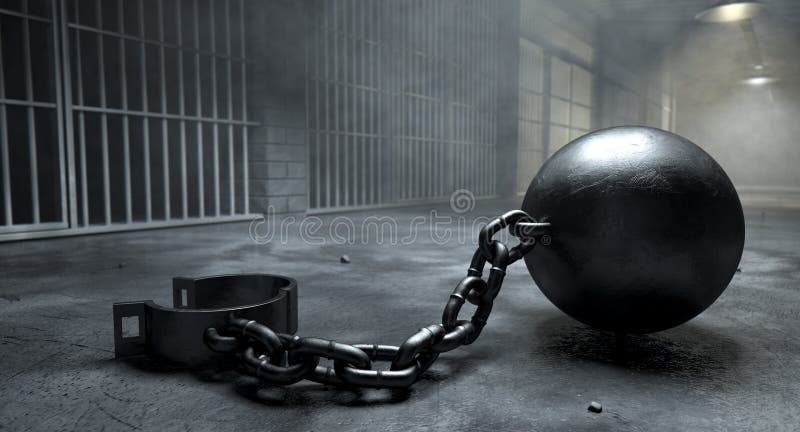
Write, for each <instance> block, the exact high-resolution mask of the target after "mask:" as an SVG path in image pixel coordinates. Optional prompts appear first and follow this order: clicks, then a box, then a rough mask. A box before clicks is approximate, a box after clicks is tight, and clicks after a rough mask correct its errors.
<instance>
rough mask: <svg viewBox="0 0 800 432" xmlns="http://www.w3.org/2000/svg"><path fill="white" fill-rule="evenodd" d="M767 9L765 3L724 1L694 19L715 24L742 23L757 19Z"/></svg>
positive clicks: (738, 0) (739, 0) (737, 0)
mask: <svg viewBox="0 0 800 432" xmlns="http://www.w3.org/2000/svg"><path fill="white" fill-rule="evenodd" d="M765 8H766V6H764V4H763V3H760V2H757V1H752V0H750V1H747V0H723V1H721V2H719V3H717V4H715V5H714V6H712V7H710V8H708V9H706V10H704V11H703V12H700V13H699V14H697V15H695V17H694V19H696V20H698V21H704V22H715V23H719V22H734V21H742V20H746V19H750V18H753V17H755V16H756V15H758V14H760V13H761V12H763V11H764V9H765Z"/></svg>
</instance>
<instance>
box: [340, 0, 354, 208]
mask: <svg viewBox="0 0 800 432" xmlns="http://www.w3.org/2000/svg"><path fill="white" fill-rule="evenodd" d="M343 2H344V5H343V9H344V10H343V12H342V28H341V29H340V33H341V37H342V75H341V77H340V78H339V82H341V83H342V103H343V105H344V109H343V110H342V123H343V124H344V127H343V128H342V131H341V132H342V133H341V135H340V136H341V137H342V138H343V140H344V143H343V144H344V170H343V172H344V205H345V206H347V205H350V154H349V153H350V141H351V139H352V137H353V136H352V135H351V132H352V130H350V124H349V123H348V118H349V114H350V108H351V107H350V106H349V105H348V102H350V101H349V99H350V98H348V96H349V95H350V88H349V84H350V81H349V77H348V75H347V73H348V68H347V66H348V63H349V62H348V58H347V57H348V54H349V52H348V48H349V47H348V45H349V43H348V39H349V38H350V34H348V22H349V21H350V20H349V19H348V18H350V17H349V12H350V11H349V10H348V7H347V3H348V2H349V0H343Z"/></svg>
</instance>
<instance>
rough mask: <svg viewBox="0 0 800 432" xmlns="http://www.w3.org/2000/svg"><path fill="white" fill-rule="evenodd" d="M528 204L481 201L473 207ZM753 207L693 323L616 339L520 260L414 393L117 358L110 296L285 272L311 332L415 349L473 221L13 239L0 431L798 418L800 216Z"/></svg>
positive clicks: (485, 209)
mask: <svg viewBox="0 0 800 432" xmlns="http://www.w3.org/2000/svg"><path fill="white" fill-rule="evenodd" d="M516 205H518V203H514V202H481V203H479V205H478V208H477V209H476V210H475V211H473V212H472V213H468V214H467V216H468V217H469V218H473V217H476V216H478V215H495V214H498V213H500V212H501V211H503V210H505V209H509V208H512V207H515V206H516ZM429 210H430V209H428V208H421V207H417V208H404V209H387V210H381V211H379V212H368V213H358V214H350V215H349V216H352V217H354V218H355V219H356V221H358V220H360V219H361V218H363V217H365V216H368V215H370V214H379V215H391V216H395V217H397V218H398V220H399V222H400V226H401V227H406V228H405V229H404V230H403V233H407V232H408V228H407V227H408V226H409V224H410V221H411V220H412V218H413V217H414V216H418V215H425V216H429ZM446 210H447V208H446V206H443V207H441V208H438V211H439V212H440V214H446V213H447V211H446ZM746 215H747V245H746V249H745V253H744V257H743V259H742V264H741V270H742V271H741V272H740V273H737V274H736V276H735V277H734V279H733V282H732V283H731V285H730V286H729V288H728V289H727V291H726V292H725V293H724V294H723V295H722V297H721V298H720V299H719V300H718V301H717V302H716V303H715V304H714V305H712V306H711V307H710V308H709V309H708V310H707V311H706V312H705V313H703V314H702V315H700V316H699V317H697V318H695V319H694V320H692V321H690V322H689V323H687V324H684V325H682V326H680V327H678V328H675V329H673V330H669V331H665V332H661V333H657V334H652V335H647V336H636V337H629V338H627V340H615V338H614V336H613V335H611V334H608V333H603V332H599V331H595V330H593V329H591V328H588V327H586V326H584V325H581V324H580V323H577V322H575V321H573V320H572V319H570V318H568V317H566V316H565V315H563V314H562V313H560V312H559V311H558V310H557V309H556V308H555V307H554V306H552V305H551V304H550V303H548V301H547V300H546V299H545V298H544V296H543V295H542V294H541V293H539V292H538V290H537V289H536V288H535V286H534V285H533V282H532V280H531V278H530V276H529V275H528V273H527V270H526V269H525V267H524V264H522V263H521V262H520V263H517V264H515V265H514V266H512V267H510V268H509V272H508V277H507V278H506V283H505V285H504V287H503V290H502V292H501V293H500V296H499V297H498V299H497V301H496V303H495V307H494V312H493V314H492V317H491V320H490V321H489V325H488V326H487V327H486V329H485V330H484V332H483V335H482V337H481V338H480V339H479V340H478V341H477V342H476V343H475V344H473V345H471V346H468V347H464V348H461V349H459V350H457V351H453V352H451V353H447V354H444V355H442V356H441V357H440V359H439V361H438V362H437V363H436V364H435V365H434V367H433V368H432V369H431V371H430V372H429V373H428V374H427V375H425V377H424V379H423V380H422V381H420V382H418V383H417V384H416V385H415V386H414V387H413V388H412V389H411V390H410V391H409V392H391V391H385V390H366V391H361V392H351V391H344V390H336V389H334V388H330V387H323V386H320V385H317V384H313V383H307V382H306V383H303V384H298V385H294V386H292V387H290V388H286V389H278V388H273V389H263V390H261V391H259V392H258V393H257V394H256V395H255V397H250V398H248V397H245V396H244V395H243V393H244V391H243V390H242V387H241V386H240V387H238V390H237V386H236V385H235V383H234V381H236V374H235V373H233V372H229V373H220V374H216V375H202V376H200V375H197V374H192V373H188V372H182V371H178V370H172V369H170V368H168V367H161V366H158V365H153V364H150V363H149V362H146V361H120V360H115V359H114V354H113V337H112V336H113V335H112V319H111V304H112V303H113V302H116V301H124V300H142V299H154V300H156V302H158V303H161V304H166V305H169V304H171V291H170V286H171V285H170V284H171V278H172V277H173V276H176V275H184V276H199V275H211V274H217V273H237V272H258V271H263V272H275V273H282V274H286V275H290V276H292V277H294V278H296V279H297V280H298V282H299V286H300V291H299V293H300V295H299V299H300V303H299V308H300V330H299V334H301V335H306V336H318V337H326V338H333V339H336V340H339V341H344V342H354V343H355V342H370V343H372V342H382V343H390V344H399V343H401V342H402V341H403V340H404V339H405V337H407V336H408V335H410V334H411V333H412V332H413V331H415V330H416V329H418V328H420V327H422V326H426V325H428V324H431V323H434V322H438V319H439V318H440V316H441V310H442V307H443V305H444V303H445V301H446V300H447V297H448V295H449V294H450V292H451V290H452V289H453V287H454V286H455V284H456V283H457V282H458V281H459V280H460V279H461V277H463V275H464V273H465V271H466V267H467V263H468V261H469V258H470V256H471V253H472V251H473V249H474V240H473V237H474V233H472V232H471V228H470V226H469V224H466V228H464V229H461V230H459V231H457V232H456V233H455V234H461V235H464V234H469V236H468V238H469V240H468V241H465V242H461V243H460V242H459V241H458V239H457V238H456V237H454V238H452V239H451V240H450V242H449V243H447V244H444V245H439V244H435V243H434V242H433V241H431V240H430V238H429V237H430V236H428V235H427V233H428V228H427V227H426V226H421V227H420V235H419V237H418V238H417V239H416V241H414V242H413V243H411V244H397V245H391V244H383V245H379V244H376V242H375V239H374V238H373V239H371V241H370V242H369V243H368V244H362V243H361V241H360V240H358V239H357V241H356V244H353V245H342V244H332V243H331V241H328V243H327V244H326V245H323V246H313V245H308V244H304V243H303V242H302V241H301V240H300V239H299V237H298V236H297V235H296V234H295V233H296V232H297V230H293V231H292V230H291V229H290V232H291V233H292V234H291V236H290V238H289V239H288V241H287V244H279V243H280V242H276V241H273V242H272V243H270V244H266V245H262V244H257V243H255V242H253V241H252V240H251V239H250V238H249V236H248V224H242V223H239V224H227V225H216V226H203V227H192V228H178V229H168V230H155V231H142V232H133V233H124V234H109V235H98V236H88V237H76V238H65V239H56V240H42V241H30V242H19V243H10V244H2V245H0V271H2V282H1V283H0V362H2V368H1V369H0V380H2V392H1V393H0V429H4V430H14V431H23V430H47V431H54V430H102V429H106V430H123V431H124V430H158V431H169V430H214V431H228V430H231V431H233V430H237V431H249V430H280V431H311V430H316V431H328V430H380V431H390V430H496V431H501V430H502V431H505V430H520V431H523V430H524V431H531V430H593V431H598V430H599V431H603V430H609V431H610V430H614V431H618V430H623V431H625V430H676V431H678V430H680V431H683V430H720V431H728V430H797V428H798V427H799V426H798V425H800V402H799V401H800V356H799V355H800V339H799V338H798V324H800V322H798V318H800V292H799V291H798V283H797V281H798V277H799V276H800V248H798V245H800V210H798V209H792V210H786V209H782V210H781V209H774V208H773V209H765V210H759V209H747V211H746ZM332 218H333V216H329V217H327V218H325V219H326V220H327V221H331V220H332ZM341 254H348V255H349V256H350V258H351V259H352V263H351V264H340V263H339V256H340V255H341ZM468 312H469V311H465V313H468ZM591 401H598V402H600V403H602V404H603V408H604V409H603V412H602V413H601V414H593V413H590V412H588V411H587V409H586V408H587V406H588V404H589V403H590V402H591Z"/></svg>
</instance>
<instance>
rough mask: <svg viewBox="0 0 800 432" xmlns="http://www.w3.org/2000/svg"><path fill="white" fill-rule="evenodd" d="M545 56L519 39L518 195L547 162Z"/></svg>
mask: <svg viewBox="0 0 800 432" xmlns="http://www.w3.org/2000/svg"><path fill="white" fill-rule="evenodd" d="M544 59H545V52H544V50H543V49H542V48H541V47H539V46H538V45H536V44H534V43H533V42H531V41H529V40H527V39H524V38H520V39H519V109H518V111H517V113H518V119H517V127H518V132H519V133H518V137H519V138H518V145H517V167H518V168H517V192H518V193H525V191H526V190H527V188H528V184H529V183H530V180H531V179H530V177H531V171H532V170H534V172H535V170H537V169H538V168H539V167H540V166H541V165H542V163H543V162H544V160H545V158H546V154H545V143H544V141H543V140H542V124H543V123H544V121H545V119H544V112H543V111H544V110H543V104H544V102H543V101H544V100H545V88H544V84H545V83H544V80H545V73H544V72H545V61H544Z"/></svg>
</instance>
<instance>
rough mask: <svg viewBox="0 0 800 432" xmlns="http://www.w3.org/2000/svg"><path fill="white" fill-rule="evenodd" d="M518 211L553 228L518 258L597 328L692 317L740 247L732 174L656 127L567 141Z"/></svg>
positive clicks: (569, 309)
mask: <svg viewBox="0 0 800 432" xmlns="http://www.w3.org/2000/svg"><path fill="white" fill-rule="evenodd" d="M522 209H523V210H524V211H526V212H527V213H528V214H530V215H531V216H533V217H534V218H536V219H537V220H538V221H548V222H550V223H551V224H552V226H551V233H550V244H549V245H544V244H540V245H538V246H537V247H536V248H535V249H534V250H533V251H532V252H530V253H529V254H528V255H526V256H525V263H526V264H527V266H528V270H529V271H530V273H531V275H532V276H533V279H534V280H535V281H536V284H537V285H538V286H539V288H540V289H541V290H542V292H543V293H544V294H545V296H547V298H548V299H550V301H552V302H553V303H554V304H555V305H556V306H557V307H558V308H559V309H561V310H562V311H564V312H565V313H566V314H568V315H570V316H572V317H573V318H575V319H577V320H579V321H581V322H583V323H585V324H588V325H590V326H593V327H597V328H600V329H604V330H611V331H617V332H628V333H648V332H654V331H659V330H665V329H668V328H670V327H674V326H676V325H678V324H681V323H683V322H686V321H687V320H689V319H691V318H693V317H695V316H696V315H698V314H699V313H701V312H702V311H703V310H705V309H706V308H707V307H708V306H710V305H711V304H712V303H713V302H714V300H716V299H717V297H719V295H720V294H722V292H723V291H724V290H725V288H726V287H727V285H728V283H729V282H730V280H731V278H732V277H733V275H734V274H735V273H736V269H737V266H738V264H739V260H740V258H741V256H742V248H743V246H744V216H743V214H742V206H741V203H740V202H739V197H738V195H737V194H736V190H735V189H734V187H733V184H732V183H731V181H730V179H728V176H727V175H726V174H725V172H724V171H723V170H722V168H721V167H720V166H719V164H717V162H716V161H715V160H714V159H712V158H711V156H709V155H708V154H707V153H706V152H704V151H703V150H702V149H700V147H698V146H696V145H695V144H693V143H692V142H690V141H688V140H686V139H684V138H682V137H680V136H677V135H674V134H672V133H669V132H665V131H662V130H660V129H653V128H646V127H638V126H637V127H632V126H625V127H617V128H610V129H604V130H600V131H596V132H593V133H590V134H588V135H585V136H583V137H581V138H578V139H576V140H575V141H573V142H571V143H569V144H567V145H566V146H564V147H563V148H562V149H560V150H559V151H558V152H556V153H555V154H554V155H553V156H552V157H551V158H550V159H549V160H548V161H547V162H546V163H545V164H544V166H542V168H541V170H539V173H538V174H537V175H536V177H535V178H534V179H533V181H532V182H531V184H530V186H529V188H528V192H527V194H526V195H525V200H524V202H523V204H522Z"/></svg>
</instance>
